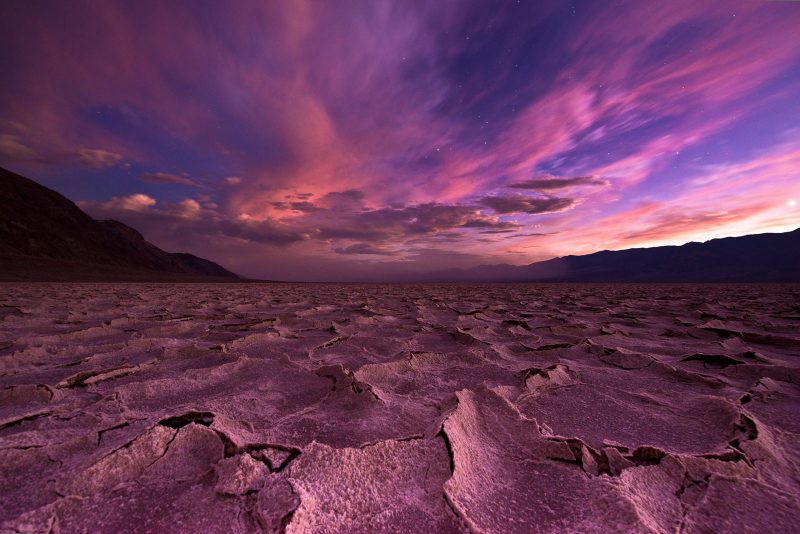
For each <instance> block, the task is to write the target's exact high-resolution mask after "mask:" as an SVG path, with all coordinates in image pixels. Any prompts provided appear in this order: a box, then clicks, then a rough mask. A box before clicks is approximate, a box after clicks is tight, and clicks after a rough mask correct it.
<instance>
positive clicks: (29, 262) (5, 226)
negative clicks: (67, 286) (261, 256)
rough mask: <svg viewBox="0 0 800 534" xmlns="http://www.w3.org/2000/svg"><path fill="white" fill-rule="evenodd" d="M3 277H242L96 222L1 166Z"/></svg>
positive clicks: (118, 227) (123, 227)
mask: <svg viewBox="0 0 800 534" xmlns="http://www.w3.org/2000/svg"><path fill="white" fill-rule="evenodd" d="M0 205H2V207H3V209H2V210H0V266H2V271H0V278H2V279H10V280H35V279H47V280H54V279H75V278H80V279H96V280H102V279H115V280H117V279H150V278H154V279H155V278H162V277H166V278H194V277H215V278H230V279H235V278H238V276H237V275H235V274H234V273H232V272H230V271H228V270H226V269H225V268H223V267H221V266H220V265H217V264H216V263H214V262H211V261H209V260H205V259H203V258H198V257H197V256H193V255H192V254H186V253H176V254H171V253H169V252H165V251H163V250H161V249H160V248H158V247H156V246H155V245H153V244H151V243H148V242H147V241H146V240H145V239H144V237H142V235H141V234H140V233H139V232H137V231H136V230H134V229H133V228H130V227H129V226H126V225H125V224H123V223H121V222H118V221H96V220H94V219H92V218H91V217H89V216H88V215H87V214H86V213H84V212H83V211H81V210H80V208H78V207H77V206H76V205H75V204H74V203H73V202H71V201H70V200H69V199H67V198H65V197H64V196H62V195H60V194H58V193H56V192H55V191H53V190H51V189H48V188H46V187H43V186H41V185H39V184H37V183H36V182H34V181H32V180H29V179H27V178H24V177H22V176H19V175H18V174H15V173H13V172H10V171H8V170H5V169H2V168H0Z"/></svg>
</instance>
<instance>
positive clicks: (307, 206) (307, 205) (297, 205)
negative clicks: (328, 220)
mask: <svg viewBox="0 0 800 534" xmlns="http://www.w3.org/2000/svg"><path fill="white" fill-rule="evenodd" d="M272 205H273V206H274V207H275V208H277V209H279V210H292V211H303V212H310V211H319V210H322V208H320V207H318V206H316V205H315V204H314V203H313V202H307V201H302V202H273V203H272Z"/></svg>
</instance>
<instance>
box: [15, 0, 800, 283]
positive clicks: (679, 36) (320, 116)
mask: <svg viewBox="0 0 800 534" xmlns="http://www.w3.org/2000/svg"><path fill="white" fill-rule="evenodd" d="M798 35H800V2H750V1H748V2H737V1H731V0H725V1H719V2H704V1H700V0H692V1H669V2H663V1H643V0H635V1H631V2H608V1H602V2H583V1H576V2H566V1H558V2H546V1H530V2H528V1H520V2H515V1H509V2H489V1H482V2H463V1H459V2H448V1H435V2H433V1H428V0H426V1H419V2H417V1H412V0H398V1H395V2H390V1H383V0H364V1H347V0H343V1H336V2H330V1H310V2H306V1H303V0H287V1H273V2H263V1H257V2H245V1H236V2H230V3H228V2H225V3H223V2H208V1H199V0H198V1H186V2H181V1H168V2H165V1H157V2H150V1H136V2H128V1H124V2H123V1H119V2H117V1H112V0H108V1H103V2H88V1H86V2H83V1H75V0H71V1H69V2H65V1H54V2H47V1H36V2H30V1H27V0H4V1H3V2H2V4H0V68H1V69H2V73H3V75H2V77H0V165H2V166H4V167H7V168H9V169H11V170H14V171H16V172H19V173H21V174H23V175H25V176H28V177H30V178H33V179H35V180H37V181H40V182H41V183H43V184H45V185H47V186H49V187H52V188H54V189H56V190H57V191H59V192H61V193H63V194H65V195H67V196H68V197H70V198H71V199H73V200H76V201H78V203H79V205H80V206H81V207H83V208H84V209H85V210H86V211H87V212H89V213H90V214H92V215H93V216H95V217H98V218H115V219H119V220H121V221H123V222H126V223H128V224H130V225H132V226H134V227H135V228H137V229H139V230H140V231H142V233H143V234H144V235H145V237H146V238H148V239H149V240H151V241H152V242H154V243H156V244H157V245H159V246H161V247H162V248H165V249H166V250H169V251H188V252H193V253H195V254H198V255H200V256H203V257H207V258H210V259H213V260H215V261H218V262H220V263H222V264H223V265H225V266H226V267H228V268H230V269H232V270H235V271H237V272H239V273H241V274H245V275H249V276H254V277H261V278H275V279H295V280H298V279H300V280H321V279H326V280H358V279H380V278H387V279H388V278H391V277H392V276H393V274H394V273H398V272H411V271H427V270H435V269H440V268H447V267H464V266H472V265H476V264H483V263H514V264H523V263H530V262H532V261H537V260H541V259H547V258H550V257H553V256H558V255H565V254H583V253H589V252H593V251H596V250H600V249H619V248H629V247H635V246H652V245H659V244H675V243H684V242H687V241H691V240H706V239H710V238H714V237H722V236H731V235H742V234H747V233H756V232H762V231H786V230H791V229H794V228H797V227H800V206H799V205H798V203H800V46H799V45H798V41H799V40H800V37H798Z"/></svg>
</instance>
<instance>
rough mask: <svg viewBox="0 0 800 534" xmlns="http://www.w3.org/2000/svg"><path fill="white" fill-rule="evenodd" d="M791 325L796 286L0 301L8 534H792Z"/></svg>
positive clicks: (308, 289)
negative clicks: (417, 533)
mask: <svg viewBox="0 0 800 534" xmlns="http://www.w3.org/2000/svg"><path fill="white" fill-rule="evenodd" d="M798 326H800V286H789V285H784V286H768V285H738V286H733V285H718V286H688V285H687V286H670V285H649V286H648V285H638V286H637V285H574V286H572V285H449V286H447V285H442V286H402V285H385V286H381V285H364V286H359V285H311V284H309V285H290V284H273V285H191V284H190V285H158V284H153V285H146V284H129V285H126V284H83V285H82V284H52V285H48V284H29V285H0V466H2V467H1V469H2V477H0V531H2V530H5V531H12V532H48V531H53V532H118V531H139V532H159V531H173V532H251V531H266V532H277V531H286V532H409V531H427V532H564V531H579V532H595V531H596V532H600V531H604V532H605V531H625V532H757V531H762V532H763V531H770V532H773V533H775V532H790V531H796V529H797V525H798V524H800V501H799V500H798V495H800V371H799V370H798V368H799V367H800V331H799V329H798Z"/></svg>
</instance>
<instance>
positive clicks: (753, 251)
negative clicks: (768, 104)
mask: <svg viewBox="0 0 800 534" xmlns="http://www.w3.org/2000/svg"><path fill="white" fill-rule="evenodd" d="M422 281H430V282H434V281H437V282H800V229H797V230H794V231H792V232H787V233H780V234H754V235H748V236H743V237H728V238H724V239H712V240H711V241H706V242H705V243H687V244H685V245H681V246H668V247H653V248H633V249H627V250H619V251H610V250H604V251H602V252H595V253H594V254H588V255H585V256H565V257H563V258H554V259H552V260H547V261H541V262H537V263H531V264H530V265H523V266H515V265H504V264H500V265H481V266H479V267H473V268H471V269H449V270H445V271H438V272H434V273H429V274H427V275H425V276H424V277H423V278H422Z"/></svg>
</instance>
